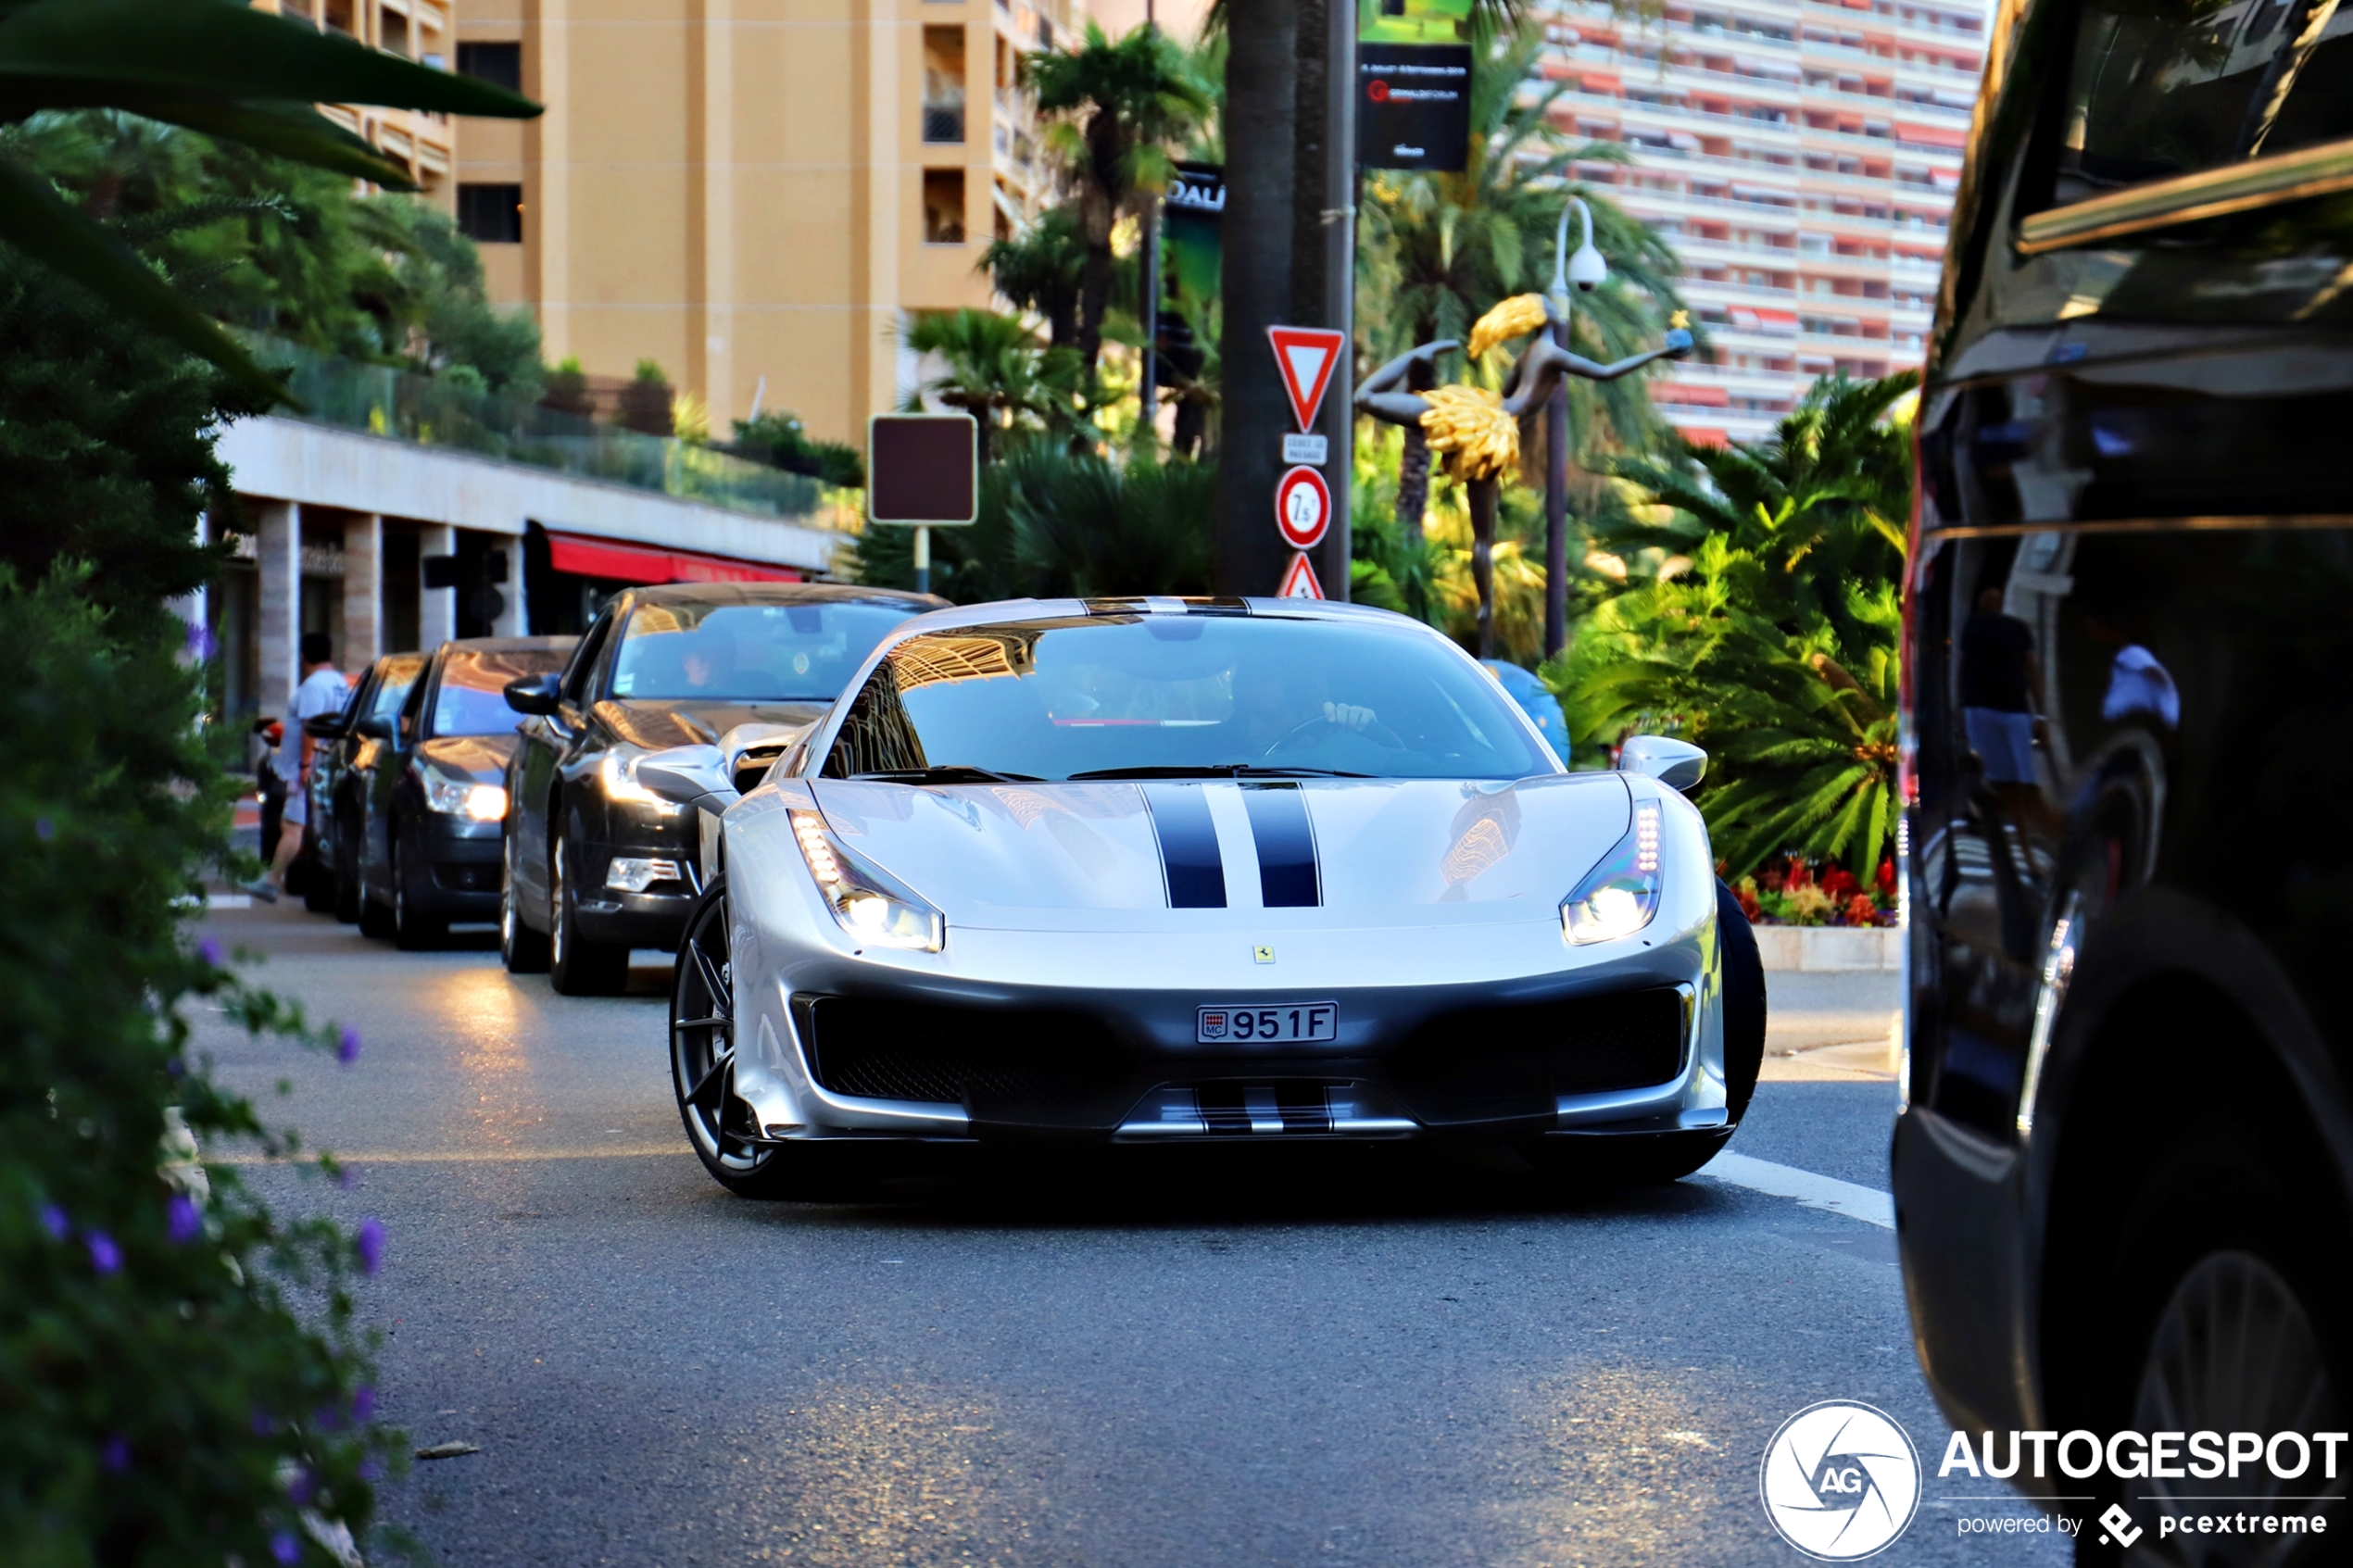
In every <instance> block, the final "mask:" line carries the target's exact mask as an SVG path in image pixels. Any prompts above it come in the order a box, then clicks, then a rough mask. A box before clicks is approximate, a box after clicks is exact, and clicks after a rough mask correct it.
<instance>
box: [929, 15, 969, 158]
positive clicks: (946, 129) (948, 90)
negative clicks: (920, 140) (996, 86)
mask: <svg viewBox="0 0 2353 1568" xmlns="http://www.w3.org/2000/svg"><path fill="white" fill-rule="evenodd" d="M963 139H964V30H963V28H961V27H927V28H925V29H924V140H925V141H926V142H961V141H963Z"/></svg>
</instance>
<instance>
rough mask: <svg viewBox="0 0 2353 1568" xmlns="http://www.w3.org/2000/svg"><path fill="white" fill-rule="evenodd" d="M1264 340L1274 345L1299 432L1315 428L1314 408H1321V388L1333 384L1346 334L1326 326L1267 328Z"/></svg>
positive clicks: (1276, 358) (1322, 400)
mask: <svg viewBox="0 0 2353 1568" xmlns="http://www.w3.org/2000/svg"><path fill="white" fill-rule="evenodd" d="M1266 341H1267V342H1269V343H1271V344H1273V345H1275V368H1276V369H1277V370H1279V371H1281V372H1282V377H1283V390H1284V391H1285V392H1287V393H1289V394H1290V410H1291V412H1292V413H1294V414H1296V415H1298V416H1299V428H1300V430H1301V432H1302V433H1305V432H1307V431H1311V430H1314V429H1315V410H1316V409H1318V408H1322V407H1323V404H1324V389H1325V388H1326V387H1327V386H1329V385H1331V383H1332V371H1333V370H1335V369H1337V368H1338V367H1339V365H1340V349H1341V348H1342V347H1343V346H1345V345H1346V344H1347V342H1348V334H1347V333H1345V332H1333V331H1331V330H1330V329H1328V328H1325V327H1269V328H1267V329H1266Z"/></svg>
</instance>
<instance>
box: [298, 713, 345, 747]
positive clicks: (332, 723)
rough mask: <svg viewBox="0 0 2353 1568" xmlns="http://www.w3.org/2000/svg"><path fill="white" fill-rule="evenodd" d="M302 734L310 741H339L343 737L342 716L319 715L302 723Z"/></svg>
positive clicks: (338, 714) (334, 714)
mask: <svg viewBox="0 0 2353 1568" xmlns="http://www.w3.org/2000/svg"><path fill="white" fill-rule="evenodd" d="M302 733H303V734H306V735H308V736H309V737H310V738H311V739H312V740H341V739H342V738H343V736H344V734H345V732H344V727H343V715H342V714H340V713H321V714H319V715H317V716H316V717H314V718H309V719H305V720H304V721H302Z"/></svg>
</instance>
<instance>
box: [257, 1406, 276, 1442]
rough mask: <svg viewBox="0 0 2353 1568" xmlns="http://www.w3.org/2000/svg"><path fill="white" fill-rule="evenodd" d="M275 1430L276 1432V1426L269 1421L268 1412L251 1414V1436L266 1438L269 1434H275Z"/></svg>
mask: <svg viewBox="0 0 2353 1568" xmlns="http://www.w3.org/2000/svg"><path fill="white" fill-rule="evenodd" d="M276 1430H278V1424H277V1423H276V1422H274V1421H272V1420H271V1419H270V1412H269V1411H254V1412H253V1435H254V1436H257V1437H267V1436H270V1434H271V1433H272V1432H275V1431H276Z"/></svg>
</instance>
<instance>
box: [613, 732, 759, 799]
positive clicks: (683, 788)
mask: <svg viewBox="0 0 2353 1568" xmlns="http://www.w3.org/2000/svg"><path fill="white" fill-rule="evenodd" d="M637 783H638V784H641V785H643V786H644V787H645V788H647V789H649V790H651V791H653V792H654V793H655V794H656V795H659V796H661V797H662V798H663V799H664V800H668V801H671V802H673V803H674V804H676V805H680V806H686V805H691V804H693V803H694V802H695V801H698V800H700V799H701V798H702V797H704V796H706V795H724V796H725V797H728V798H729V799H730V800H732V799H733V798H734V797H735V793H736V786H735V785H734V784H731V783H729V782H728V778H727V756H726V753H724V752H723V751H721V750H720V749H719V748H718V747H717V746H669V747H667V748H665V749H663V750H661V751H649V752H648V753H646V755H645V756H643V757H641V758H639V759H637Z"/></svg>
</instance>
